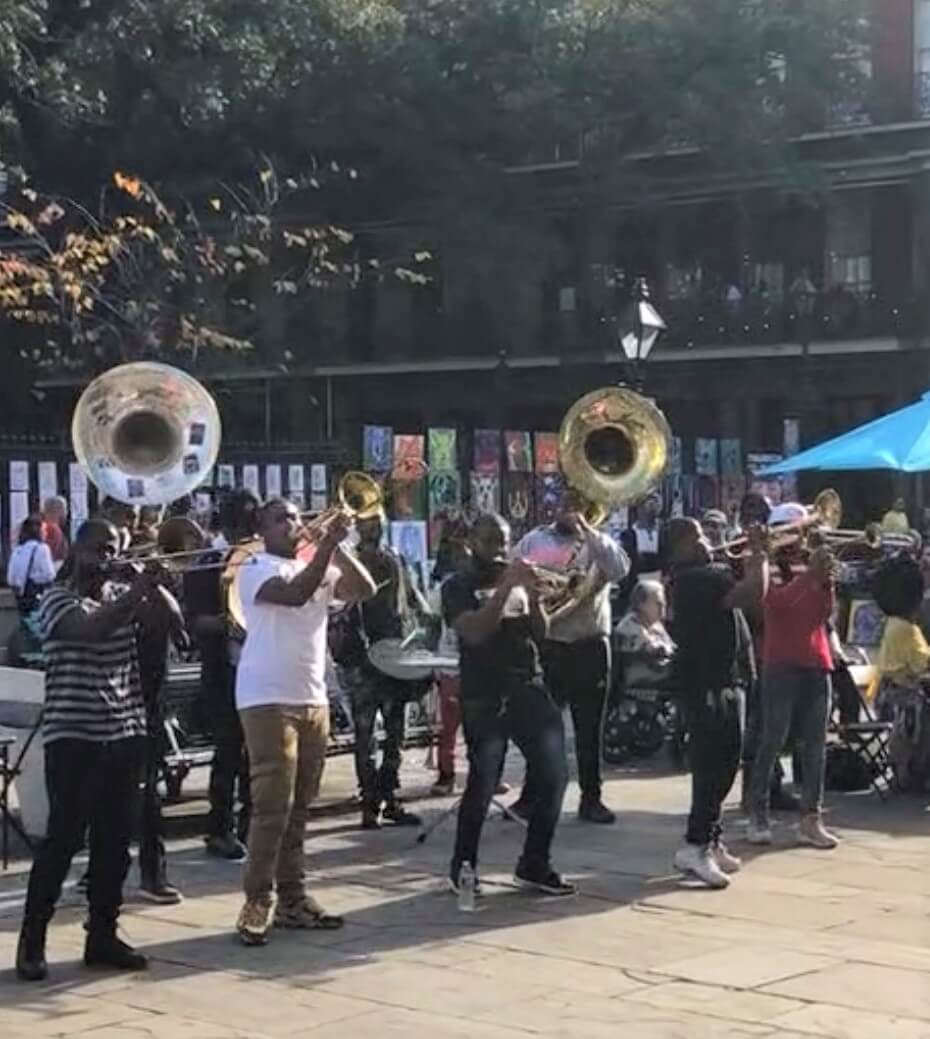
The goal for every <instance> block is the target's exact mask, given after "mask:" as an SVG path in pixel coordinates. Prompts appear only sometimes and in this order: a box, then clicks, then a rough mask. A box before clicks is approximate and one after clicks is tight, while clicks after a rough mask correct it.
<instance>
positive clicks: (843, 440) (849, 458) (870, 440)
mask: <svg viewBox="0 0 930 1039" xmlns="http://www.w3.org/2000/svg"><path fill="white" fill-rule="evenodd" d="M804 469H894V470H897V471H898V472H902V473H920V472H924V471H930V393H925V394H924V395H923V397H921V399H920V400H919V401H917V402H916V403H914V404H909V405H908V406H907V407H906V408H901V410H900V411H893V412H891V414H890V415H883V416H882V417H881V418H877V419H874V420H873V421H872V422H867V423H866V424H865V425H864V426H859V428H858V429H852V430H850V431H849V432H848V433H844V434H843V435H842V436H838V437H834V439H833V440H827V441H826V442H825V443H823V444H818V445H817V446H816V447H811V448H808V450H807V451H802V452H801V453H800V454H797V455H792V456H791V458H786V459H785V460H784V461H783V462H779V463H778V464H777V465H771V466H769V467H768V468H767V469H763V470H762V471H761V472H760V473H758V475H759V476H778V475H779V474H781V473H796V472H800V471H801V470H804Z"/></svg>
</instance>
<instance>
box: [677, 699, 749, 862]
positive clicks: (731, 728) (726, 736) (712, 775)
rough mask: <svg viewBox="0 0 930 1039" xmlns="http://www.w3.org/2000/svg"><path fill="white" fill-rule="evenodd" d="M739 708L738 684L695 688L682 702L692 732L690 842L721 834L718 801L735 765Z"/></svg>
mask: <svg viewBox="0 0 930 1039" xmlns="http://www.w3.org/2000/svg"><path fill="white" fill-rule="evenodd" d="M744 713H745V708H744V694H743V691H742V690H741V689H717V690H709V691H706V692H696V691H695V692H692V693H691V694H690V696H689V698H688V700H687V702H686V703H685V716H686V718H687V722H688V732H689V733H690V737H691V740H690V743H689V745H688V749H689V754H690V758H691V814H690V815H689V816H688V832H687V834H686V835H685V840H686V841H687V842H688V843H689V844H700V845H705V844H711V843H713V842H714V841H716V840H718V839H719V837H720V834H721V831H722V826H721V821H722V817H723V802H724V801H725V800H726V799H727V795H728V794H729V793H730V790H731V789H732V787H733V781H734V780H735V779H736V773H737V772H738V771H739V765H740V757H741V754H742V746H743V719H744Z"/></svg>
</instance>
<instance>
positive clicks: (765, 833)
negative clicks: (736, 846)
mask: <svg viewBox="0 0 930 1039" xmlns="http://www.w3.org/2000/svg"><path fill="white" fill-rule="evenodd" d="M746 840H747V841H749V843H750V844H771V843H772V831H771V829H770V828H769V825H768V823H760V822H757V821H756V820H755V819H750V820H749V822H748V823H747V824H746Z"/></svg>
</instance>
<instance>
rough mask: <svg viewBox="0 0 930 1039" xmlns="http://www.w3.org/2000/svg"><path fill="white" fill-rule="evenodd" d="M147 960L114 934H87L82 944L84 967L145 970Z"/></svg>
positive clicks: (147, 963)
mask: <svg viewBox="0 0 930 1039" xmlns="http://www.w3.org/2000/svg"><path fill="white" fill-rule="evenodd" d="M148 965H149V961H148V960H147V959H146V958H145V957H144V956H143V955H142V953H141V952H136V950H135V949H134V948H133V947H132V946H131V945H127V944H126V943H125V942H124V941H122V940H121V939H120V938H117V937H116V935H115V934H94V933H93V932H91V933H90V934H88V936H87V941H86V942H85V944H84V966H85V967H110V968H111V969H112V970H145V969H146V967H148Z"/></svg>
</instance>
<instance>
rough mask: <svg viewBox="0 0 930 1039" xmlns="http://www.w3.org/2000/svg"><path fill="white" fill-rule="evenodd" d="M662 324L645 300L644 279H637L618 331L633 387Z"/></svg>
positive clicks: (663, 329) (654, 310) (656, 312)
mask: <svg viewBox="0 0 930 1039" xmlns="http://www.w3.org/2000/svg"><path fill="white" fill-rule="evenodd" d="M666 327H667V326H666V324H665V322H664V321H663V320H662V318H661V317H660V316H659V312H658V311H657V310H656V308H655V307H654V306H653V305H652V303H651V302H650V301H649V286H648V284H647V283H646V279H645V278H637V279H636V282H635V284H634V285H633V302H632V305H631V306H630V308H629V310H628V312H627V315H626V318H625V320H624V323H623V325H621V327H620V329H619V332H618V339H619V340H620V346H621V347H622V348H623V353H624V355H625V357H626V359H627V360H628V361H629V362H630V364H631V366H632V369H633V382H634V384H635V385H636V387H637V389H638V388H639V386H640V384H641V381H642V378H641V373H642V365H643V364H644V362H645V361H646V359H647V358H648V357H649V354H650V353H651V351H652V348H653V347H654V346H655V344H656V340H657V339H658V338H659V336H660V335H661V333H662V332H664V331H665V329H666Z"/></svg>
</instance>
